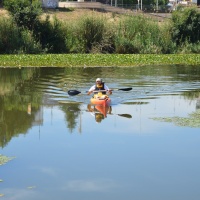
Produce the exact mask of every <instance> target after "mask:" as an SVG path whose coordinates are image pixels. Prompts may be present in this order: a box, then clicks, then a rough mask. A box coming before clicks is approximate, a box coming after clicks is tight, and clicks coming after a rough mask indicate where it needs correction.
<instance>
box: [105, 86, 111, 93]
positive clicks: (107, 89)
mask: <svg viewBox="0 0 200 200" xmlns="http://www.w3.org/2000/svg"><path fill="white" fill-rule="evenodd" d="M104 88H105V90H106V91H107V92H108V94H112V90H110V89H109V87H108V86H107V85H104Z"/></svg>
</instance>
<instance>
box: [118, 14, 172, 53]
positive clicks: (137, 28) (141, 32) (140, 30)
mask: <svg viewBox="0 0 200 200" xmlns="http://www.w3.org/2000/svg"><path fill="white" fill-rule="evenodd" d="M115 46H116V53H142V54H145V53H154V54H156V53H169V52H170V49H169V48H167V47H171V46H172V42H171V38H170V34H169V31H168V30H166V28H164V26H161V25H159V24H158V22H157V21H153V20H152V19H148V18H146V17H144V16H142V15H140V16H134V17H132V16H127V17H126V18H125V19H124V20H123V21H122V22H121V23H120V26H119V29H118V31H117V33H116V35H115Z"/></svg>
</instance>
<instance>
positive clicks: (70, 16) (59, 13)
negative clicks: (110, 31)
mask: <svg viewBox="0 0 200 200" xmlns="http://www.w3.org/2000/svg"><path fill="white" fill-rule="evenodd" d="M127 14H128V15H133V16H134V15H138V14H142V13H141V12H133V11H132V12H128V13H127ZM46 15H49V16H50V18H54V17H57V18H58V19H59V20H62V21H65V22H71V21H73V20H78V19H81V18H83V17H85V16H91V15H93V16H101V17H105V18H106V19H108V20H112V21H113V20H114V21H116V20H117V19H119V18H121V17H122V16H123V15H124V14H119V13H114V12H102V11H98V10H94V9H86V8H84V9H81V8H72V9H66V8H65V9H63V8H58V9H45V10H44V14H43V15H42V16H43V17H45V16H46ZM143 15H145V16H146V17H148V18H153V19H155V20H157V21H159V22H163V21H165V20H166V19H169V18H170V15H171V14H169V13H168V14H166V13H165V14H155V13H149V14H143ZM8 16H9V14H8V12H7V10H5V9H3V8H1V9H0V17H8Z"/></svg>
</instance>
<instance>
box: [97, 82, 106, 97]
mask: <svg viewBox="0 0 200 200" xmlns="http://www.w3.org/2000/svg"><path fill="white" fill-rule="evenodd" d="M95 90H105V88H104V83H103V82H102V83H101V84H96V86H95ZM97 93H98V92H95V94H97ZM102 94H106V91H105V92H102Z"/></svg>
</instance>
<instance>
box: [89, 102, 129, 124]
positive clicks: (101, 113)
mask: <svg viewBox="0 0 200 200" xmlns="http://www.w3.org/2000/svg"><path fill="white" fill-rule="evenodd" d="M87 108H88V111H89V112H91V113H92V114H93V115H94V117H95V120H96V122H97V123H101V121H102V120H103V119H105V118H106V117H107V114H109V115H114V114H113V113H112V107H111V106H102V105H94V104H88V106H87ZM116 115H118V116H120V117H125V118H129V119H131V118H132V115H130V114H116Z"/></svg>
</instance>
